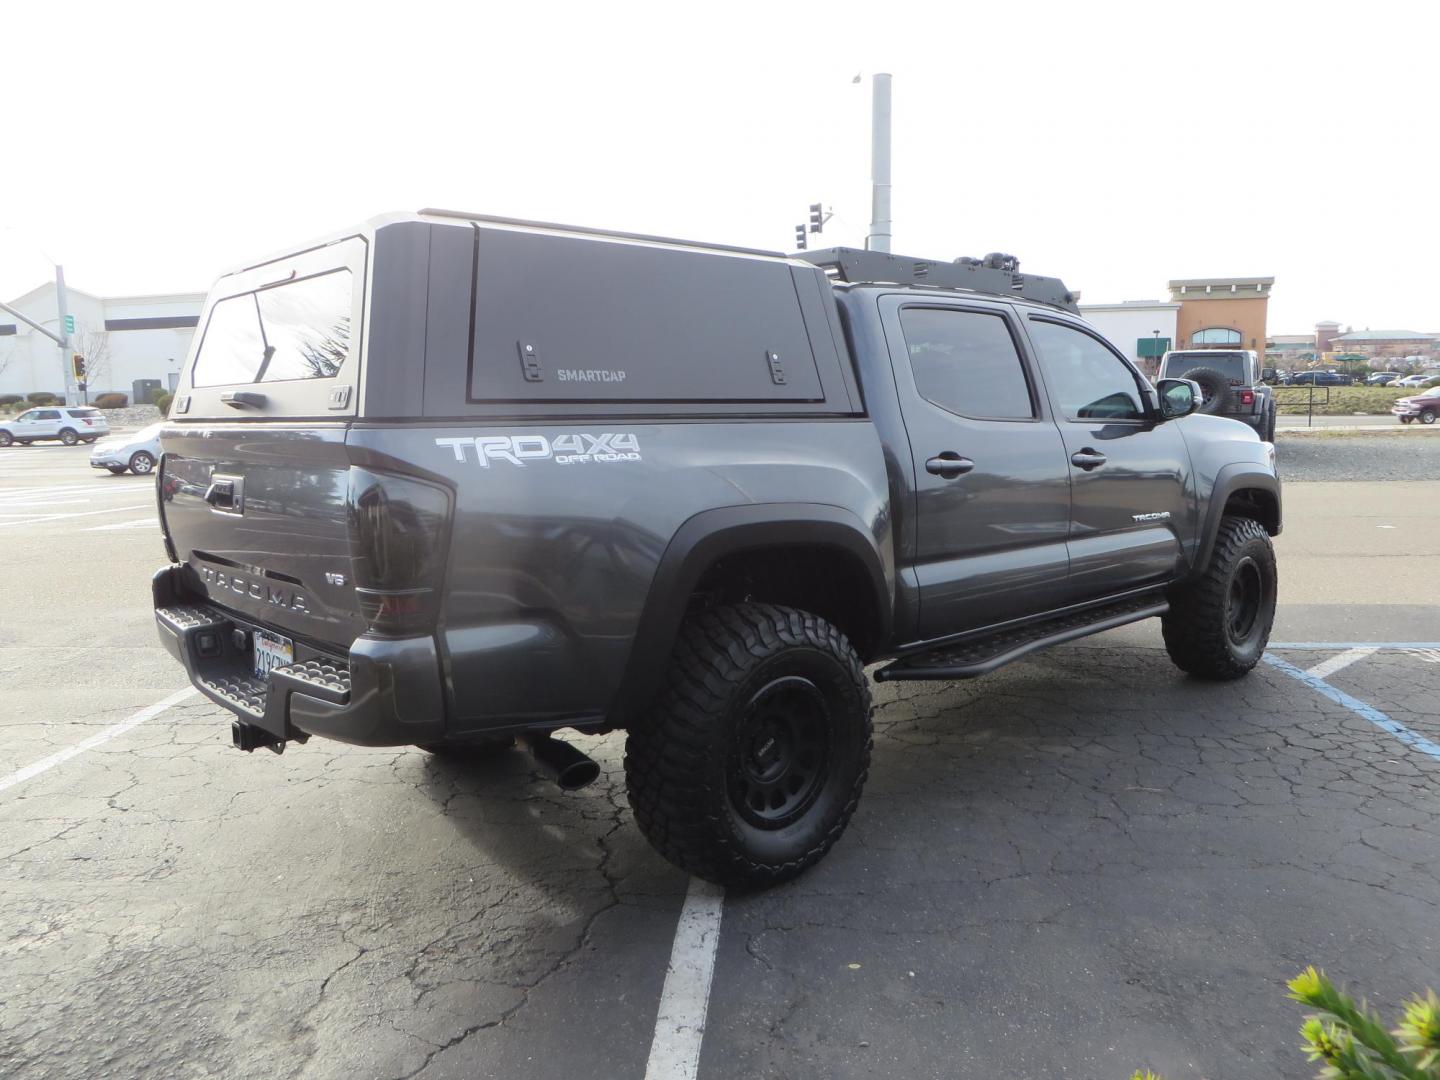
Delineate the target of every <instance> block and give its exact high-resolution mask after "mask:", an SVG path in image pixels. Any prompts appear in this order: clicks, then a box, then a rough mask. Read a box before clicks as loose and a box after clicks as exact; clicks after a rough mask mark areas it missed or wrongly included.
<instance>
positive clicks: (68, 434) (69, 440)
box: [60, 427, 80, 446]
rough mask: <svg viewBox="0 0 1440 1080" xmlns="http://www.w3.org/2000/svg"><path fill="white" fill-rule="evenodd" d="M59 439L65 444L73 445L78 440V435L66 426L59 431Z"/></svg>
mask: <svg viewBox="0 0 1440 1080" xmlns="http://www.w3.org/2000/svg"><path fill="white" fill-rule="evenodd" d="M60 441H61V442H62V443H64V444H65V445H66V446H74V445H75V444H76V443H78V442H79V441H80V436H79V435H76V434H75V432H74V431H72V430H70V428H68V427H67V428H63V429H62V430H61V432H60Z"/></svg>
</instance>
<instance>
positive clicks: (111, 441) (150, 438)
mask: <svg viewBox="0 0 1440 1080" xmlns="http://www.w3.org/2000/svg"><path fill="white" fill-rule="evenodd" d="M163 426H164V422H163V421H161V422H159V423H154V424H151V425H150V426H149V427H144V428H141V429H140V430H139V431H136V432H134V433H133V434H130V435H112V436H110V437H109V438H108V439H101V440H100V441H99V442H97V443H96V444H95V446H94V447H93V448H92V449H91V451H90V467H91V468H92V469H109V470H110V471H111V472H112V473H114V474H115V475H116V476H119V475H120V474H121V473H123V472H124V471H125V470H127V469H128V470H130V471H131V472H133V473H134V474H135V475H136V476H148V475H149V474H150V473H151V472H153V471H154V470H155V463H156V462H158V461H159V460H160V429H161V427H163Z"/></svg>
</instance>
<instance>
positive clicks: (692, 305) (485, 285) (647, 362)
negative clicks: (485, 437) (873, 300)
mask: <svg viewBox="0 0 1440 1080" xmlns="http://www.w3.org/2000/svg"><path fill="white" fill-rule="evenodd" d="M473 305H474V306H473V309H472V315H473V326H474V337H473V351H472V357H471V370H470V400H471V401H472V402H518V403H530V402H537V403H539V402H546V403H548V402H556V403H562V402H576V403H580V402H604V401H623V402H677V403H689V402H706V403H710V402H716V403H719V402H777V401H778V402H801V401H823V400H824V397H825V395H824V391H823V389H822V387H821V384H820V375H819V372H818V370H817V368H816V365H815V357H814V354H813V353H812V352H811V349H810V338H809V332H808V331H807V328H806V324H805V320H804V316H803V315H802V312H801V305H800V299H799V296H798V294H797V292H796V285H795V280H794V278H793V276H792V272H791V269H790V267H789V266H788V265H786V264H785V263H784V262H781V261H780V260H778V259H761V258H754V257H747V256H742V255H734V254H728V253H715V252H696V251H688V250H678V249H675V248H670V247H665V246H662V245H658V244H646V243H634V242H624V241H615V240H610V239H605V240H591V239H584V238H581V237H575V236H563V235H542V234H535V233H523V232H513V231H508V230H504V229H488V228H478V229H476V235H475V292H474V299H473ZM824 332H825V333H827V334H828V333H829V330H828V328H826V329H825V331H824Z"/></svg>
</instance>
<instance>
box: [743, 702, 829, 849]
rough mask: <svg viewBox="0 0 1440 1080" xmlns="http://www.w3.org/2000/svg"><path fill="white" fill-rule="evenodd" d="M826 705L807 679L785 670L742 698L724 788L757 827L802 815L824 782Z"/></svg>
mask: <svg viewBox="0 0 1440 1080" xmlns="http://www.w3.org/2000/svg"><path fill="white" fill-rule="evenodd" d="M830 724H831V720H830V709H829V707H828V705H827V704H826V702H825V695H824V694H823V693H822V692H821V690H820V688H819V687H818V686H816V685H815V684H814V683H813V682H811V681H810V680H809V679H807V678H804V677H802V676H798V675H791V676H786V677H784V678H779V679H776V680H775V681H774V682H771V683H769V684H768V685H766V686H764V687H762V688H761V689H760V691H759V692H758V693H756V694H755V696H754V697H752V698H751V699H750V701H749V702H748V703H747V704H746V706H745V710H744V712H743V713H742V714H741V716H740V719H739V722H738V723H737V724H736V727H735V735H734V737H733V740H732V745H731V752H730V762H729V769H728V774H729V782H728V785H727V791H728V793H729V796H730V805H731V806H732V807H733V808H734V810H735V812H736V813H737V814H739V815H740V816H741V817H742V818H744V819H745V820H746V821H747V822H749V823H750V824H751V825H753V826H755V827H756V828H757V829H783V828H784V827H785V826H786V825H789V824H790V823H791V822H793V821H796V820H798V819H799V818H800V817H802V816H804V814H805V812H806V811H807V810H808V809H809V808H810V807H811V805H813V804H814V802H815V799H816V797H817V796H818V795H819V794H820V789H821V788H822V787H824V786H825V770H826V766H827V765H828V763H829V759H830Z"/></svg>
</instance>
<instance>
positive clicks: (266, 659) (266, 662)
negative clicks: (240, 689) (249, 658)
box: [254, 630, 295, 679]
mask: <svg viewBox="0 0 1440 1080" xmlns="http://www.w3.org/2000/svg"><path fill="white" fill-rule="evenodd" d="M294 662H295V643H294V642H293V641H291V640H290V639H289V638H285V637H281V636H280V635H279V634H267V633H265V632H264V631H263V630H256V631H255V659H254V672H255V677H256V678H257V679H265V678H268V677H269V675H270V672H272V671H274V670H275V669H276V668H277V667H284V666H285V665H286V664H293V663H294Z"/></svg>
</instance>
